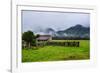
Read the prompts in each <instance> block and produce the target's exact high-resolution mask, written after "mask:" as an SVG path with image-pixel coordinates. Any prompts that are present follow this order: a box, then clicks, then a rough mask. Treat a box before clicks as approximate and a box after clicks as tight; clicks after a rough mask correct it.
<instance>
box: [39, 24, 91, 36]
mask: <svg viewBox="0 0 100 73" xmlns="http://www.w3.org/2000/svg"><path fill="white" fill-rule="evenodd" d="M38 34H41V35H43V34H44V35H51V36H52V37H60V38H62V37H80V38H84V37H87V38H89V37H90V36H89V35H90V28H89V27H84V26H82V25H80V24H78V25H75V26H72V27H70V28H68V29H65V30H58V31H55V30H54V29H53V28H46V29H43V31H41V32H38Z"/></svg>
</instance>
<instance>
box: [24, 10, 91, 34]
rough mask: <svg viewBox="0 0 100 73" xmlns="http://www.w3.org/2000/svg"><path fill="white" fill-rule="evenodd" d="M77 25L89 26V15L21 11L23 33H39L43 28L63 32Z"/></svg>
mask: <svg viewBox="0 0 100 73" xmlns="http://www.w3.org/2000/svg"><path fill="white" fill-rule="evenodd" d="M77 24H81V25H83V26H86V27H87V26H89V25H90V14H88V13H67V12H66V13H61V12H40V11H22V25H23V27H22V28H23V32H24V31H27V30H32V31H41V30H42V29H44V28H53V29H54V30H56V31H57V30H64V29H67V28H69V27H71V26H75V25H77Z"/></svg>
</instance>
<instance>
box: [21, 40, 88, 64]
mask: <svg viewBox="0 0 100 73" xmlns="http://www.w3.org/2000/svg"><path fill="white" fill-rule="evenodd" d="M53 41H56V42H58V41H59V42H63V41H79V42H80V47H66V46H44V47H39V48H36V47H33V48H31V49H29V48H23V49H22V62H45V61H62V60H85V59H89V58H90V41H89V40H53Z"/></svg>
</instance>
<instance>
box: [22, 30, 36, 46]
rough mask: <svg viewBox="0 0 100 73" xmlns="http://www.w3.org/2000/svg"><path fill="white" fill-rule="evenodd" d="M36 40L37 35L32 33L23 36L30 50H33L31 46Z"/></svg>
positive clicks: (25, 33)
mask: <svg viewBox="0 0 100 73" xmlns="http://www.w3.org/2000/svg"><path fill="white" fill-rule="evenodd" d="M34 39H35V35H34V33H33V32H32V31H27V32H24V33H23V35H22V40H24V41H25V42H26V43H27V45H28V47H29V48H31V44H32V43H33V41H34Z"/></svg>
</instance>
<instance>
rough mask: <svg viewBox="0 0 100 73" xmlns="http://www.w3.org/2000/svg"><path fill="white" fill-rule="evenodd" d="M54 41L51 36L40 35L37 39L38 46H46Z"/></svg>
mask: <svg viewBox="0 0 100 73" xmlns="http://www.w3.org/2000/svg"><path fill="white" fill-rule="evenodd" d="M51 40H52V36H51V35H39V37H38V38H37V39H36V43H37V46H40V45H41V46H42V45H45V44H46V43H47V42H49V41H51Z"/></svg>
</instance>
